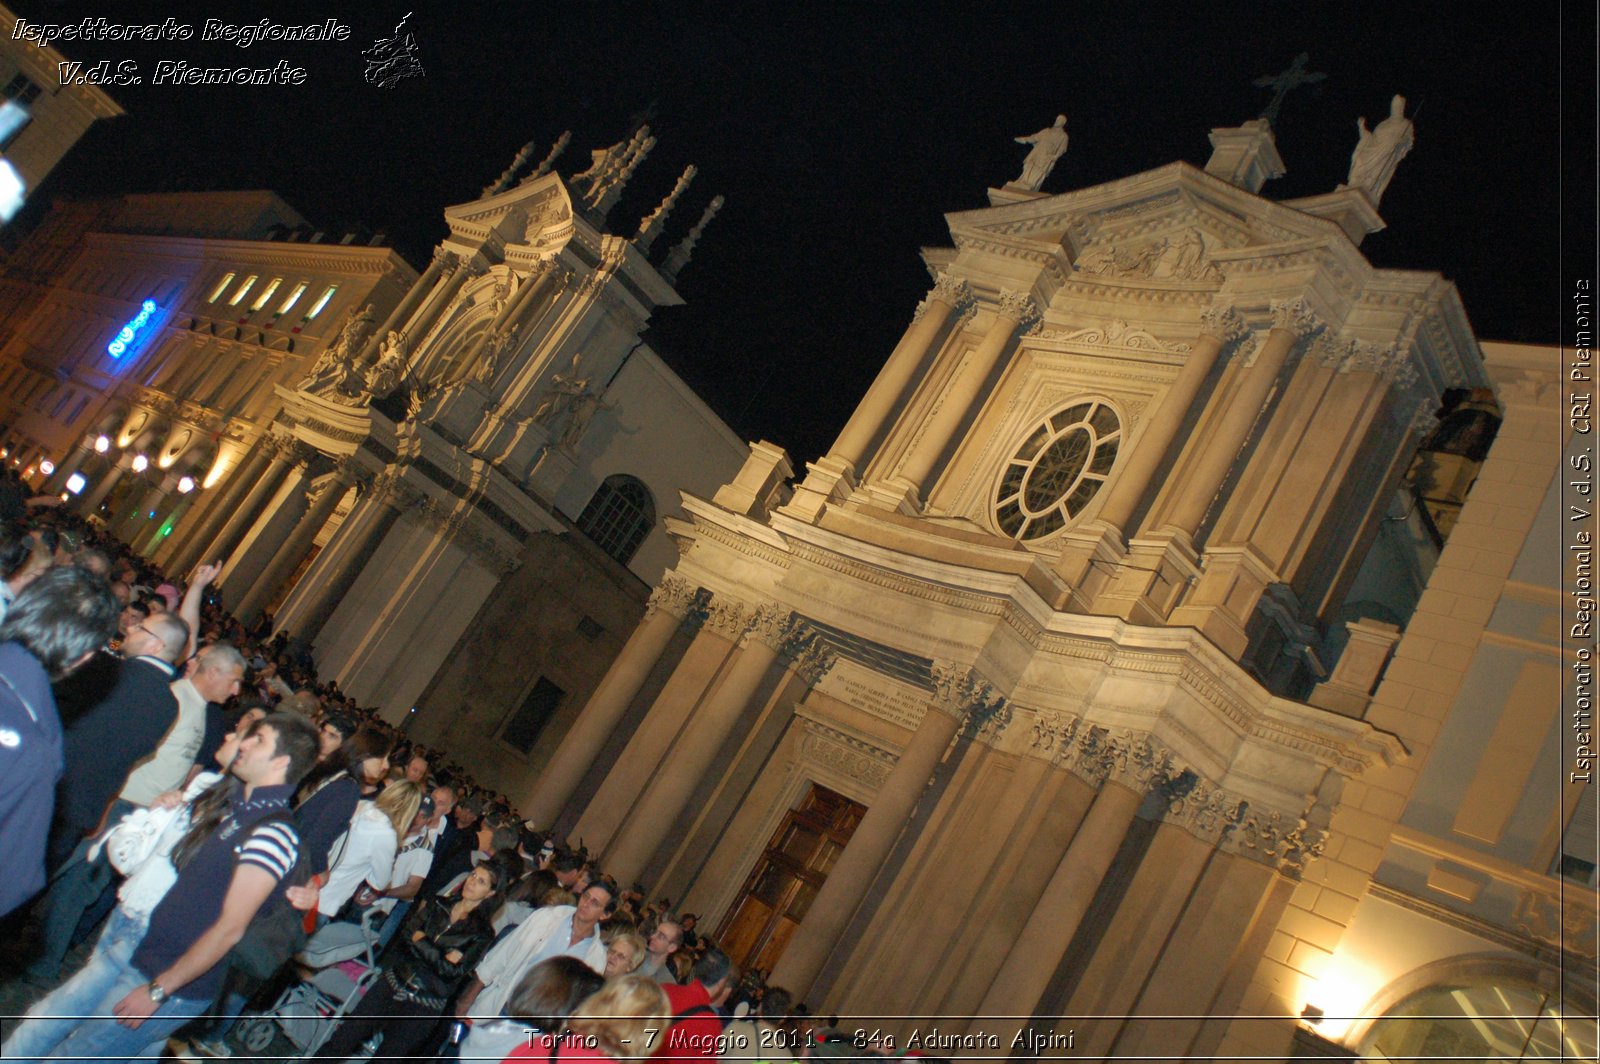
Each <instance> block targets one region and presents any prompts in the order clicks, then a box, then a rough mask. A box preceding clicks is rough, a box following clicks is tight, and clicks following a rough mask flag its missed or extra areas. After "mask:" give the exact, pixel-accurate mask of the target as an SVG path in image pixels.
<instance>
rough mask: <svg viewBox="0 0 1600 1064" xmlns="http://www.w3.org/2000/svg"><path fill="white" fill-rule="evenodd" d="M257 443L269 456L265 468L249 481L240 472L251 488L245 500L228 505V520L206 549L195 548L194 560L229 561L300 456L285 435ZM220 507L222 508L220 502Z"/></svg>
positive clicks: (269, 437) (294, 445)
mask: <svg viewBox="0 0 1600 1064" xmlns="http://www.w3.org/2000/svg"><path fill="white" fill-rule="evenodd" d="M257 447H258V448H259V449H260V451H261V453H262V454H264V455H266V456H267V464H266V468H265V470H264V471H263V472H262V473H261V475H260V476H258V477H257V478H256V479H255V480H254V481H247V480H245V479H244V478H243V477H242V476H241V478H240V486H241V489H243V487H244V486H245V485H248V486H249V490H248V492H245V493H244V498H243V501H242V502H240V503H239V504H238V506H237V507H229V508H228V510H229V512H227V513H225V514H224V515H223V516H224V517H225V518H226V520H225V521H224V523H223V525H222V527H221V529H220V530H219V531H218V532H217V534H216V535H215V536H213V537H212V538H211V541H210V542H209V543H207V544H206V545H205V548H204V549H202V550H199V551H196V552H195V556H194V559H193V561H194V562H196V563H198V562H202V561H206V562H213V561H215V562H222V561H227V559H228V557H229V555H231V554H232V553H233V549H234V548H235V547H237V546H238V545H239V541H240V540H241V539H243V538H244V535H245V533H246V532H248V531H250V526H251V525H253V524H255V521H256V518H257V517H259V516H261V509H262V507H264V506H266V505H267V503H269V502H271V501H272V497H273V495H275V494H277V491H278V488H280V487H281V486H282V485H283V482H284V480H285V479H286V478H287V477H288V476H289V471H290V470H292V469H293V468H294V466H295V463H296V462H297V461H299V459H300V454H299V450H298V448H297V446H296V444H295V442H294V441H293V440H291V439H286V438H285V437H282V436H265V437H263V438H262V439H261V441H260V442H259V443H258V444H257ZM218 508H219V509H222V507H221V506H220V505H219V507H218ZM197 542H198V540H197Z"/></svg>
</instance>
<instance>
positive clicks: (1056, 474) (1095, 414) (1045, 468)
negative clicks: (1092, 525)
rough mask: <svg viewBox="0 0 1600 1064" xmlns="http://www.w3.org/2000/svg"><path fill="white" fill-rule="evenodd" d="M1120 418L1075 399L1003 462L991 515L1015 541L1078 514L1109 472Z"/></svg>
mask: <svg viewBox="0 0 1600 1064" xmlns="http://www.w3.org/2000/svg"><path fill="white" fill-rule="evenodd" d="M1121 442H1122V419H1121V418H1119V417H1118V416H1117V412H1116V411H1115V410H1113V409H1112V408H1111V406H1110V404H1109V403H1104V402H1101V401H1100V400H1090V401H1087V402H1081V403H1074V404H1073V405H1071V406H1069V407H1066V408H1065V409H1063V410H1059V411H1057V412H1056V413H1054V414H1051V415H1050V416H1049V417H1047V418H1045V419H1044V420H1043V421H1042V422H1041V423H1040V424H1039V426H1038V427H1037V428H1035V429H1034V430H1033V431H1032V432H1031V433H1029V434H1028V437H1027V439H1025V440H1024V441H1023V442H1022V446H1020V447H1018V448H1017V451H1016V454H1014V455H1013V456H1012V458H1011V459H1010V461H1008V462H1007V463H1006V466H1005V469H1004V470H1003V471H1002V472H1001V474H1000V483H999V486H998V487H997V488H996V489H995V496H994V519H995V523H996V524H997V525H999V527H1000V529H1001V531H1003V532H1005V534H1006V535H1008V536H1013V537H1015V538H1016V539H1019V540H1024V541H1027V540H1035V539H1043V538H1044V537H1045V536H1048V535H1051V534H1053V533H1056V532H1059V531H1061V530H1062V529H1063V528H1065V527H1067V525H1069V524H1071V523H1072V522H1073V521H1074V520H1076V519H1077V517H1078V515H1079V514H1081V513H1083V511H1084V508H1085V507H1087V506H1088V505H1089V503H1090V502H1091V501H1092V500H1093V499H1094V496H1095V494H1096V493H1097V492H1098V491H1099V490H1100V485H1101V484H1103V483H1105V480H1106V478H1107V477H1108V476H1110V475H1111V467H1112V466H1113V465H1115V464H1116V460H1117V448H1118V446H1119V445H1120V444H1121Z"/></svg>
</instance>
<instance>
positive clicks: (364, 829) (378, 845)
mask: <svg viewBox="0 0 1600 1064" xmlns="http://www.w3.org/2000/svg"><path fill="white" fill-rule="evenodd" d="M397 844H398V842H397V840H396V839H395V834H394V825H393V824H391V823H389V818H388V817H387V816H386V815H384V812H383V810H381V809H379V808H378V807H377V806H376V805H374V804H373V803H372V802H369V801H366V800H365V799H363V800H362V801H360V802H358V803H357V804H356V813H355V816H353V817H351V818H350V828H349V830H348V831H346V832H345V833H344V834H343V835H340V836H339V838H338V839H337V840H336V841H335V842H334V844H333V853H335V854H336V855H338V859H337V860H336V861H335V862H334V864H333V867H332V868H330V869H329V870H328V881H327V882H326V883H324V884H323V885H322V896H321V898H320V899H319V900H318V902H317V911H318V912H320V913H321V914H322V915H323V916H327V917H332V916H333V915H334V914H335V913H337V912H338V911H339V910H340V909H342V908H343V907H344V903H345V902H347V901H349V900H350V896H351V895H352V894H354V893H355V892H356V889H357V888H358V887H360V886H361V884H362V883H363V882H367V883H388V882H389V877H390V876H391V875H392V874H393V873H394V857H395V849H396V846H397Z"/></svg>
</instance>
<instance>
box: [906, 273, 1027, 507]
mask: <svg viewBox="0 0 1600 1064" xmlns="http://www.w3.org/2000/svg"><path fill="white" fill-rule="evenodd" d="M1036 317H1038V311H1037V310H1035V309H1034V306H1033V300H1032V299H1031V298H1030V297H1028V296H1027V295H1024V294H1023V293H1020V292H1011V291H1006V290H1002V291H1001V293H1000V300H999V305H998V306H997V307H996V309H995V317H994V322H993V323H992V324H991V325H990V326H989V331H988V332H986V333H984V335H983V339H982V340H980V341H979V342H978V346H977V347H976V348H975V349H974V350H973V351H972V353H971V354H970V355H968V356H967V361H966V364H965V365H963V366H962V367H961V368H960V369H959V370H957V371H956V376H955V379H954V380H952V381H951V382H950V384H949V386H948V387H947V388H946V389H945V393H944V396H943V399H942V401H941V402H940V404H939V408H938V409H937V410H936V411H934V413H933V414H932V415H931V416H930V417H929V418H928V424H927V427H926V428H925V429H923V432H922V438H921V439H920V440H918V441H917V444H916V446H915V447H914V448H912V450H911V453H910V454H908V455H907V456H906V459H905V462H904V463H903V464H902V465H901V467H900V473H899V475H900V477H902V478H903V479H904V480H906V481H907V482H908V483H909V484H910V485H911V486H912V488H913V489H915V491H916V492H917V493H918V496H919V499H920V495H921V493H922V491H923V490H924V489H925V488H926V487H927V482H928V479H929V476H930V474H932V472H933V466H934V463H935V462H937V461H938V460H939V456H940V455H941V454H943V453H944V449H945V447H946V446H947V445H948V444H949V443H950V439H951V437H952V436H954V435H955V432H956V430H957V429H958V428H960V427H961V423H962V422H963V421H965V420H966V417H967V414H968V413H969V412H970V411H971V409H972V405H973V403H974V401H975V400H976V399H977V398H978V393H979V392H980V391H981V390H982V389H983V385H984V382H985V381H987V380H988V379H989V374H990V373H992V372H993V371H994V367H995V364H996V363H997V362H999V360H1000V355H1001V354H1002V353H1003V352H1004V351H1005V349H1006V347H1007V346H1008V345H1009V344H1010V343H1011V337H1012V335H1013V334H1014V333H1015V332H1016V331H1017V327H1018V326H1020V325H1022V324H1024V323H1026V322H1031V321H1032V320H1033V319H1034V318H1036Z"/></svg>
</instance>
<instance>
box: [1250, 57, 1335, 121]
mask: <svg viewBox="0 0 1600 1064" xmlns="http://www.w3.org/2000/svg"><path fill="white" fill-rule="evenodd" d="M1309 62H1311V56H1310V55H1308V54H1307V53H1305V52H1301V53H1300V54H1299V55H1297V56H1295V57H1294V62H1292V63H1290V64H1289V69H1288V70H1285V71H1284V72H1283V73H1281V74H1264V75H1262V76H1261V77H1259V78H1256V80H1255V81H1254V82H1252V83H1251V84H1253V85H1255V86H1256V87H1257V88H1259V89H1272V90H1273V93H1272V102H1270V103H1268V104H1267V109H1266V110H1264V111H1262V112H1261V117H1262V118H1265V119H1266V120H1267V121H1268V122H1270V123H1272V124H1274V125H1275V124H1277V121H1278V109H1279V108H1281V107H1282V106H1283V98H1284V97H1285V96H1287V95H1288V94H1289V90H1291V89H1296V88H1299V87H1300V86H1301V85H1315V84H1316V83H1317V82H1319V81H1321V80H1322V79H1323V78H1325V77H1327V76H1328V75H1327V74H1325V73H1323V72H1322V71H1320V70H1313V71H1311V72H1309V73H1308V72H1307V71H1306V64H1307V63H1309Z"/></svg>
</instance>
